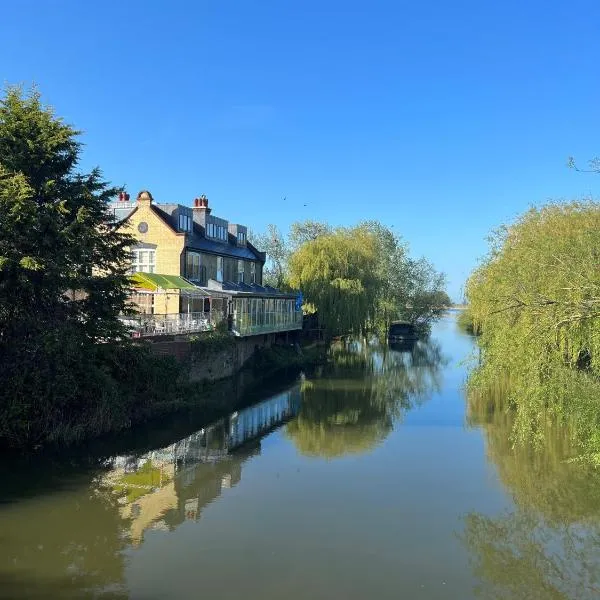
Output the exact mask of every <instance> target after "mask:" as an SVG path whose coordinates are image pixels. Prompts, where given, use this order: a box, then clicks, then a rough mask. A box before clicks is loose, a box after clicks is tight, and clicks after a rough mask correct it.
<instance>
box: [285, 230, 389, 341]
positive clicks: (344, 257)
mask: <svg viewBox="0 0 600 600" xmlns="http://www.w3.org/2000/svg"><path fill="white" fill-rule="evenodd" d="M376 266H377V256H376V246H375V239H374V237H373V236H372V235H370V234H369V233H367V232H362V231H360V232H353V231H347V230H342V229H340V230H338V231H336V232H334V233H331V234H327V235H323V236H320V237H318V238H316V239H314V240H312V241H309V242H305V243H304V244H302V246H300V248H299V249H298V250H297V251H296V252H295V253H294V254H293V255H292V257H291V259H290V273H289V282H290V285H291V286H292V287H294V288H296V289H301V290H302V292H303V294H304V297H305V298H306V300H307V301H308V302H310V303H312V304H314V305H315V306H316V307H317V309H318V311H319V318H320V319H321V321H322V322H323V323H326V324H327V326H328V327H329V328H330V330H331V331H332V332H334V333H348V332H360V331H361V330H362V329H364V328H365V326H366V324H367V322H368V321H369V318H370V317H372V316H373V308H374V303H375V298H376V293H377V290H378V288H379V282H378V280H377V277H378V275H377V272H376Z"/></svg>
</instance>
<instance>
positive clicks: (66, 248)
mask: <svg viewBox="0 0 600 600" xmlns="http://www.w3.org/2000/svg"><path fill="white" fill-rule="evenodd" d="M78 133H79V132H77V131H76V130H74V129H73V128H71V127H70V126H69V125H66V124H64V123H63V122H62V121H61V120H60V119H58V118H56V117H55V116H54V115H53V113H52V111H51V110H50V109H49V108H48V107H45V106H43V105H42V104H41V100H40V95H39V94H38V93H37V92H36V91H34V92H32V93H31V94H30V95H28V96H24V95H23V93H22V91H21V90H20V89H19V88H9V90H8V92H7V94H6V97H5V98H4V99H3V100H2V101H1V102H0V331H1V332H2V341H8V340H14V339H17V338H19V337H23V336H30V335H37V334H39V333H40V332H43V333H44V334H50V332H51V331H55V332H57V331H61V332H62V331H64V330H65V328H68V329H70V330H72V331H74V332H75V333H76V334H77V335H81V336H82V339H88V340H90V341H98V340H103V341H109V340H115V339H118V338H119V337H120V336H121V335H122V334H123V333H124V327H123V325H122V324H121V321H119V319H118V315H119V313H120V312H121V311H123V309H124V308H125V303H126V299H127V291H128V280H127V276H126V273H127V267H128V265H127V255H126V252H125V249H126V247H127V245H128V244H129V243H130V239H129V237H128V236H126V235H124V234H122V233H118V232H117V231H116V230H115V229H114V228H113V226H112V222H111V221H110V218H109V216H108V213H107V211H106V204H107V202H108V200H109V199H110V198H111V197H113V196H114V195H115V194H116V193H117V192H118V190H117V189H116V188H112V187H109V186H108V184H107V183H106V182H104V181H103V180H102V178H101V174H100V171H99V170H98V169H94V170H93V171H92V172H91V173H89V174H80V173H77V172H76V171H75V168H76V166H77V163H78V160H79V155H80V150H81V145H80V143H79V142H78V141H77V140H76V136H77V135H78ZM74 292H78V293H77V294H75V296H76V298H74Z"/></svg>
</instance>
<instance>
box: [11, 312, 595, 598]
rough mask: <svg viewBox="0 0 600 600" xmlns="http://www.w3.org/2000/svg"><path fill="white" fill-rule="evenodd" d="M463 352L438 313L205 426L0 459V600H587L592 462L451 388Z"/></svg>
mask: <svg viewBox="0 0 600 600" xmlns="http://www.w3.org/2000/svg"><path fill="white" fill-rule="evenodd" d="M474 349H475V344H474V341H473V339H472V338H470V337H469V336H467V335H465V334H463V333H461V332H460V331H459V330H458V328H457V326H456V322H455V316H454V315H453V314H449V315H448V316H446V317H445V318H444V319H442V321H440V322H439V323H438V324H436V326H435V327H434V330H433V332H432V335H431V338H430V340H428V341H426V342H418V343H417V345H416V346H414V347H413V348H395V349H394V348H385V347H380V346H378V345H376V344H375V345H372V344H366V343H364V341H354V342H352V343H347V344H342V343H338V344H337V345H334V347H333V349H332V360H331V362H330V363H329V364H328V365H325V366H323V367H320V368H319V369H317V370H316V371H315V372H311V373H306V374H303V375H301V376H300V377H297V378H295V379H294V380H293V381H288V382H287V383H286V384H285V385H284V386H283V387H280V389H277V390H275V391H274V390H270V391H268V392H267V391H265V392H264V395H263V397H257V398H254V399H253V403H252V404H251V405H250V406H246V405H245V404H244V403H241V404H239V406H240V408H238V410H237V411H234V412H232V413H231V414H230V415H229V416H227V417H224V418H221V419H219V420H217V421H215V422H213V423H211V424H207V425H205V426H200V425H197V426H195V421H194V419H196V417H195V416H193V415H192V416H188V417H186V418H185V419H184V424H183V425H182V423H181V420H179V421H176V422H175V421H173V422H171V421H168V420H167V421H165V423H164V426H162V427H157V426H156V425H154V426H153V427H148V428H145V429H139V430H137V431H136V432H132V433H131V434H130V435H128V436H125V440H123V439H121V440H114V441H112V442H111V441H109V442H105V443H104V444H103V445H100V446H98V445H93V446H89V447H88V448H87V449H78V450H77V452H71V453H69V454H62V455H58V456H49V455H46V454H45V453H44V454H43V455H41V456H40V455H38V456H36V457H35V458H34V459H31V458H27V459H25V458H18V457H10V458H6V457H5V458H2V459H0V481H1V484H0V486H1V488H0V490H1V491H0V598H3V599H4V598H11V599H21V598H22V599H25V598H27V599H37V598H40V599H41V598H103V599H104V598H131V599H138V600H154V599H156V600H159V599H170V598H175V599H187V598H203V597H206V598H216V599H220V598H223V599H230V598H231V599H234V598H235V599H239V598H249V599H254V598H256V599H257V600H259V599H260V600H262V599H269V600H270V599H273V600H275V599H277V600H280V599H281V598H286V599H287V600H296V599H300V598H302V599H304V598H306V599H309V598H310V599H321V598H322V599H327V600H332V599H333V600H337V599H340V600H342V599H343V600H349V599H387V598H389V599H398V598H406V599H409V600H413V599H426V600H434V599H440V600H441V599H444V600H448V599H457V600H468V599H470V598H481V599H488V598H490V599H491V598H501V599H513V598H514V599H538V598H539V599H556V600H558V599H577V600H585V599H587V598H598V597H600V581H599V578H600V526H599V525H600V475H599V473H598V472H597V470H594V469H591V468H588V467H585V466H582V465H579V464H574V463H572V462H568V461H567V460H566V459H568V458H569V457H571V456H572V455H573V448H571V446H570V444H569V441H568V436H567V435H566V434H565V432H564V431H560V430H559V431H556V430H552V431H550V432H549V433H548V435H547V437H546V440H545V442H544V443H543V444H542V446H541V447H538V448H537V449H535V450H534V449H532V448H523V447H517V448H515V447H513V445H512V443H511V441H510V433H511V419H510V414H509V413H507V412H506V411H505V410H503V409H501V407H495V406H494V405H493V404H490V403H484V405H483V406H482V405H477V404H473V403H469V402H467V400H466V398H465V394H464V382H465V379H466V376H467V372H468V368H469V366H468V364H469V363H468V360H467V359H468V358H469V357H470V356H473V355H474ZM246 404H247V402H246ZM198 423H200V421H198ZM182 432H184V433H185V435H182Z"/></svg>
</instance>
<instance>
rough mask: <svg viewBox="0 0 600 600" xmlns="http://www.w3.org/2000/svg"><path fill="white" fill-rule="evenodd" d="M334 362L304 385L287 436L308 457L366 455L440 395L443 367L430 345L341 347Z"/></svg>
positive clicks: (356, 342)
mask: <svg viewBox="0 0 600 600" xmlns="http://www.w3.org/2000/svg"><path fill="white" fill-rule="evenodd" d="M331 352H332V357H331V358H332V359H331V361H330V362H329V363H328V365H326V366H325V367H323V368H322V369H321V370H320V371H319V372H318V373H317V374H316V375H317V376H316V377H314V378H307V379H305V380H304V382H303V383H302V394H303V399H302V405H301V407H300V412H299V414H298V416H297V418H296V419H294V420H293V421H292V422H291V423H289V424H288V425H287V427H286V435H287V436H288V437H289V438H290V439H291V440H292V441H293V442H294V444H295V445H296V447H297V449H298V450H299V451H300V452H301V453H302V454H304V455H306V456H314V457H325V458H336V457H340V456H343V455H346V454H360V453H363V452H367V451H369V450H371V449H373V448H374V447H376V446H377V445H378V444H379V443H381V442H382V441H383V440H384V439H385V438H386V437H387V435H388V434H389V433H390V432H391V431H392V428H393V425H394V422H395V421H397V420H399V419H401V418H402V414H403V413H404V412H405V411H407V410H410V409H411V408H413V407H414V406H416V405H418V404H420V403H422V402H423V401H424V400H426V399H427V398H428V397H429V396H430V395H431V394H432V393H433V392H435V391H437V390H439V389H440V383H441V382H440V377H441V369H442V367H443V366H444V364H445V359H444V357H443V355H442V352H441V349H440V347H439V345H438V344H437V343H436V342H434V341H431V340H427V341H417V342H413V343H412V344H403V345H399V346H392V347H388V346H385V345H380V344H378V343H377V342H371V343H369V342H367V340H360V341H359V340H349V341H343V342H339V343H337V344H336V345H334V346H333V347H332V351H331Z"/></svg>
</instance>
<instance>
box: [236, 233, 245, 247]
mask: <svg viewBox="0 0 600 600" xmlns="http://www.w3.org/2000/svg"><path fill="white" fill-rule="evenodd" d="M237 241H238V244H239V245H240V246H243V245H244V244H245V243H246V234H245V233H244V232H243V231H238V234H237Z"/></svg>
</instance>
